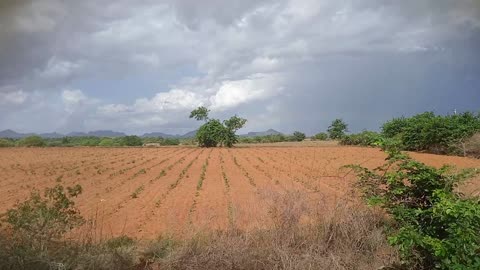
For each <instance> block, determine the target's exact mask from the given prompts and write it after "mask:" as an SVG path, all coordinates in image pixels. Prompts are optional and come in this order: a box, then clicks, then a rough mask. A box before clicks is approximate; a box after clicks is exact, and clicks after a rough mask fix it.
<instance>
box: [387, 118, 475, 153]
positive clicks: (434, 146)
mask: <svg viewBox="0 0 480 270" xmlns="http://www.w3.org/2000/svg"><path fill="white" fill-rule="evenodd" d="M478 131H480V115H474V114H473V113H470V112H466V113H463V114H458V115H447V116H440V115H435V114H434V113H433V112H426V113H422V114H417V115H415V116H412V117H410V118H405V117H402V118H395V119H393V120H391V121H388V122H386V123H385V124H383V126H382V134H383V135H384V136H385V137H386V138H399V139H400V140H401V141H402V144H403V146H404V147H405V150H412V151H429V152H434V153H442V154H446V153H447V154H460V153H461V148H460V147H459V144H461V143H462V142H464V141H466V140H468V138H470V137H472V136H473V135H474V134H475V133H476V132H478Z"/></svg>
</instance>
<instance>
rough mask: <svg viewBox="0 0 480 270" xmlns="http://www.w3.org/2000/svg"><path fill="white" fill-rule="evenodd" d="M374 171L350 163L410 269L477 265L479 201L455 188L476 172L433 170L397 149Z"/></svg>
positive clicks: (443, 168) (478, 261)
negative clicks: (387, 217)
mask: <svg viewBox="0 0 480 270" xmlns="http://www.w3.org/2000/svg"><path fill="white" fill-rule="evenodd" d="M388 154H389V156H388V159H387V163H386V164H385V165H383V166H382V167H379V168H377V169H374V170H369V169H366V168H362V167H360V166H349V167H351V168H353V169H355V170H356V173H357V175H358V177H359V181H358V187H360V189H361V190H362V192H363V195H364V197H365V198H366V199H367V201H368V202H369V203H370V204H373V205H379V206H381V207H382V208H384V209H385V210H386V211H387V213H389V214H390V215H391V216H392V217H393V220H394V224H392V226H391V227H390V228H389V232H390V237H389V242H390V243H391V244H392V245H394V246H396V247H398V249H399V252H400V254H401V256H402V258H403V259H404V261H405V262H406V264H407V266H408V267H409V269H410V268H412V269H480V256H479V254H480V233H479V232H480V203H479V199H478V198H466V197H464V196H462V195H461V194H459V193H457V192H455V188H456V186H457V184H458V183H459V182H460V181H462V180H464V179H467V178H469V177H471V176H472V175H473V174H474V173H475V172H476V171H474V170H464V171H461V172H460V173H452V170H451V168H450V167H442V168H440V169H436V168H434V167H430V166H427V165H425V164H423V163H420V162H417V161H415V160H413V159H411V158H410V157H408V156H407V155H405V154H402V153H400V152H398V151H396V150H390V151H388Z"/></svg>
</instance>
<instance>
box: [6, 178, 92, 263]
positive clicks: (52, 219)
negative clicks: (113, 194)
mask: <svg viewBox="0 0 480 270" xmlns="http://www.w3.org/2000/svg"><path fill="white" fill-rule="evenodd" d="M81 192H82V188H81V186H79V185H77V186H74V187H67V189H66V190H65V189H64V187H63V186H61V185H57V186H55V187H53V188H47V189H45V193H44V195H43V196H41V195H40V193H39V192H38V191H33V192H32V193H31V195H30V198H29V199H27V200H26V201H24V202H22V203H17V204H16V205H15V207H14V208H12V209H9V210H8V211H7V212H6V213H5V215H4V216H3V217H2V219H1V222H2V223H5V224H6V225H7V226H8V228H9V231H10V232H11V235H12V236H11V239H9V240H8V241H4V242H5V243H2V244H3V246H2V249H3V252H4V253H3V254H2V256H5V257H6V258H0V268H1V269H5V268H7V269H25V268H27V269H45V268H46V269H48V268H47V266H48V265H49V264H50V262H51V258H52V254H55V253H56V252H57V251H58V250H57V249H58V248H59V247H58V246H57V243H58V242H59V241H60V240H61V239H62V237H63V235H64V234H65V233H66V232H67V231H69V230H71V229H73V228H75V227H77V226H79V225H81V224H82V223H83V222H84V220H83V218H82V217H81V216H80V213H79V212H78V210H77V209H76V208H75V204H74V202H73V201H72V198H74V197H77V196H78V195H79V194H81ZM30 267H32V268H30Z"/></svg>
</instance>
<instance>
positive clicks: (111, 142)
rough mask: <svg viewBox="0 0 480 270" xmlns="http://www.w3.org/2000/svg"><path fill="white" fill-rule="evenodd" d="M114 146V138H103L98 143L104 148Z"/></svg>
mask: <svg viewBox="0 0 480 270" xmlns="http://www.w3.org/2000/svg"><path fill="white" fill-rule="evenodd" d="M114 145H115V141H114V140H113V139H112V138H103V139H102V140H101V141H100V142H99V143H98V146H102V147H112V146H114Z"/></svg>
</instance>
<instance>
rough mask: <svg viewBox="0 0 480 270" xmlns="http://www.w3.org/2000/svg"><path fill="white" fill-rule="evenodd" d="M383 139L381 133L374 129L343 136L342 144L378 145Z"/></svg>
mask: <svg viewBox="0 0 480 270" xmlns="http://www.w3.org/2000/svg"><path fill="white" fill-rule="evenodd" d="M381 140H382V136H381V134H379V133H377V132H374V131H363V132H361V133H357V134H351V135H345V136H343V137H342V138H341V140H340V144H342V145H361V146H378V145H379V143H380V142H381Z"/></svg>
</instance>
